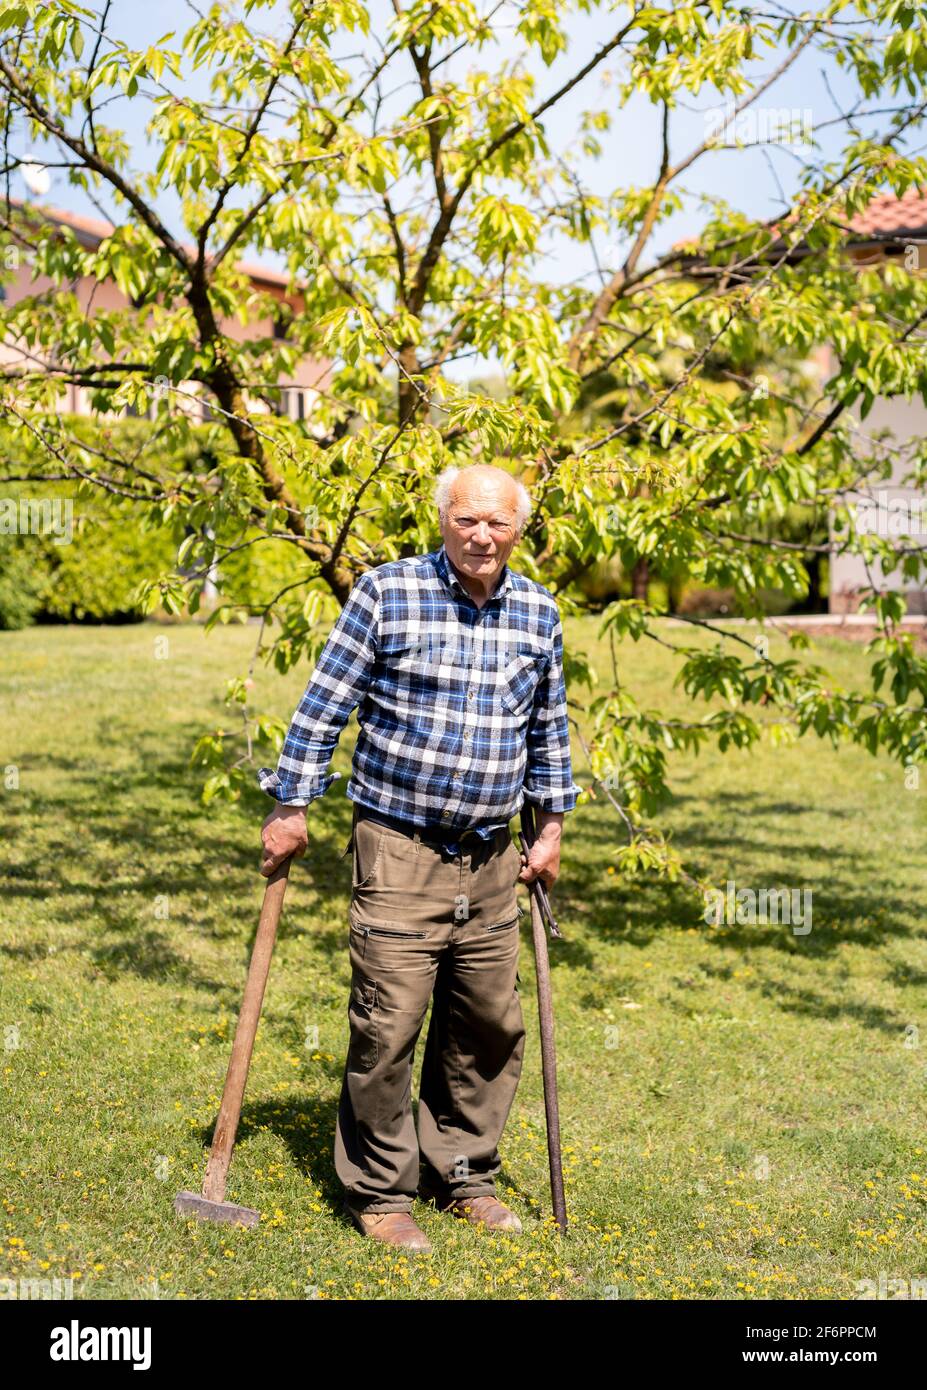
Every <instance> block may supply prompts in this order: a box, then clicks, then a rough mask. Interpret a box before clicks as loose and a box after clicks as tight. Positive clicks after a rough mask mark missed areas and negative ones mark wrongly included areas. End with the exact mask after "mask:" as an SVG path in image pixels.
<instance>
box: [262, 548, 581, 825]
mask: <svg viewBox="0 0 927 1390" xmlns="http://www.w3.org/2000/svg"><path fill="white" fill-rule="evenodd" d="M562 658H563V629H562V626H561V622H560V614H559V612H558V609H557V604H556V602H555V600H554V598H553V596H552V595H551V594H550V593H549V592H548V590H547V589H545V588H544V587H543V586H542V585H540V584H536V583H535V582H534V581H533V580H531V579H528V578H526V577H525V576H524V575H521V574H516V573H515V572H514V571H513V570H511V569H510V568H509V566H508V565H506V566H505V567H504V569H503V571H502V574H501V576H500V578H499V582H498V584H497V585H496V589H495V591H494V593H493V595H492V597H491V598H490V599H489V600H488V601H487V602H486V603H485V604H484V605H483V607H482V608H478V607H477V605H476V604H475V603H474V602H473V599H472V598H471V597H470V595H469V594H468V593H467V591H466V589H465V588H464V587H463V585H462V584H461V583H460V581H459V579H458V578H457V576H456V574H455V573H454V570H453V569H452V568H451V566H450V563H449V561H448V558H447V554H446V551H445V548H444V546H443V545H442V546H440V547H439V549H438V550H434V551H431V552H430V553H429V554H427V555H415V556H412V557H411V558H409V559H405V560H391V561H389V562H388V563H387V564H384V565H378V566H377V567H376V568H375V569H372V570H368V571H367V573H366V574H364V575H362V576H361V578H360V579H359V580H358V581H357V583H356V584H355V586H354V588H353V589H352V591H351V593H350V596H349V597H348V600H347V602H346V604H345V605H344V608H343V609H342V611H341V614H340V615H339V617H338V620H337V622H336V623H335V625H334V627H333V628H332V631H331V634H330V635H329V638H328V641H327V643H326V644H325V647H324V649H323V651H322V653H321V655H320V657H319V660H318V663H317V665H316V667H315V670H314V671H313V673H312V675H311V676H310V678H309V684H308V685H307V686H306V690H305V693H304V694H303V697H302V699H301V700H300V702H299V705H298V707H297V709H296V712H295V714H294V715H293V718H292V721H291V722H290V727H289V729H288V731H287V735H286V739H285V741H284V744H283V749H282V751H281V754H280V758H279V761H278V763H277V770H276V772H274V771H272V770H271V769H270V768H261V770H260V772H259V774H258V776H259V780H260V784H261V786H262V788H263V789H264V791H266V792H268V793H269V794H270V795H271V796H272V797H274V798H275V799H276V800H277V801H279V802H282V803H283V804H284V805H286V806H305V805H307V804H308V803H309V802H311V801H314V800H315V798H316V797H318V796H321V795H322V794H323V793H324V792H325V791H327V789H328V788H329V787H330V786H331V784H332V782H334V780H335V778H336V777H338V776H339V775H340V774H338V773H328V774H326V768H327V767H328V765H329V763H330V762H331V758H332V755H333V753H334V751H335V746H336V744H337V742H338V738H339V735H340V733H341V731H342V729H343V728H344V726H345V724H346V723H347V721H348V719H349V717H350V715H351V711H352V710H353V709H354V708H355V707H356V706H359V709H358V715H357V719H358V724H359V726H360V733H359V736H358V739H357V745H356V747H355V751H354V760H353V767H352V775H351V778H350V780H349V782H348V785H347V795H348V797H349V798H350V799H351V800H352V801H355V802H358V803H359V804H360V805H363V806H367V807H369V808H370V809H371V810H374V811H380V812H383V813H385V814H386V815H390V816H399V817H401V818H402V819H404V820H407V821H412V822H414V823H415V824H416V825H417V826H420V827H421V828H422V829H424V828H426V827H428V828H432V829H433V828H434V827H436V826H441V827H443V828H445V829H454V828H459V829H460V830H461V831H463V830H467V829H471V830H477V831H479V832H480V833H481V834H483V835H485V836H486V837H487V838H488V837H489V836H490V835H491V834H492V833H493V831H494V830H496V829H498V828H499V827H500V826H505V825H508V823H509V821H510V820H511V818H512V817H513V816H514V815H515V814H516V812H517V811H518V810H519V808H520V807H521V805H522V802H523V801H524V800H527V801H530V802H532V803H533V804H534V805H535V806H536V807H538V808H539V809H541V810H545V811H571V810H572V809H573V808H574V806H575V805H576V796H577V793H578V792H579V791H580V790H581V789H580V788H579V787H578V786H577V785H576V784H575V783H574V782H573V776H572V768H571V763H570V739H569V726H568V724H567V707H566V689H565V686H564V681H563V670H562Z"/></svg>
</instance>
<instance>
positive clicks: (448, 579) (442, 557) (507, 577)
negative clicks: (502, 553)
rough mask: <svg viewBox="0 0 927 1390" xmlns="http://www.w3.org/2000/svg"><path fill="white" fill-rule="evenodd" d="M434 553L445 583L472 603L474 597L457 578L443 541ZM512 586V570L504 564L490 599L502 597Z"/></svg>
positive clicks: (437, 566)
mask: <svg viewBox="0 0 927 1390" xmlns="http://www.w3.org/2000/svg"><path fill="white" fill-rule="evenodd" d="M433 554H434V565H435V569H436V570H437V571H438V573H439V574H440V576H441V578H442V579H443V580H444V582H445V584H446V585H447V586H448V588H449V589H450V590H451V592H452V593H457V594H460V595H462V597H463V598H468V599H470V602H471V603H472V602H473V599H472V598H471V597H470V595H469V594H468V593H467V591H466V589H465V588H464V586H463V585H462V584H461V582H460V580H459V579H458V578H457V575H456V574H455V573H454V569H453V566H452V565H451V562H450V560H449V559H448V558H447V550H446V549H445V546H444V543H443V542H442V543H441V545H440V546H439V547H438V549H437V550H436V551H434V552H433ZM511 587H512V571H511V570H510V569H509V567H508V565H503V566H502V573H501V575H500V576H499V580H498V583H497V584H496V587H495V589H494V590H493V591H492V593H491V594H490V596H489V600H490V601H491V600H492V599H495V598H502V596H503V594H507V593H508V592H509V590H510V589H511Z"/></svg>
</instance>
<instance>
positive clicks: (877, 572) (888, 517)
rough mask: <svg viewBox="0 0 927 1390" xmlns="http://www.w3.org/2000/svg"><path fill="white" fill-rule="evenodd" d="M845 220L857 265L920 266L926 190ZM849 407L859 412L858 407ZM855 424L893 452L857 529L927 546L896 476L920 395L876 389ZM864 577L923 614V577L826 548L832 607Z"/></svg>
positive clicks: (916, 433) (925, 514)
mask: <svg viewBox="0 0 927 1390" xmlns="http://www.w3.org/2000/svg"><path fill="white" fill-rule="evenodd" d="M849 226H850V229H851V233H850V237H849V240H848V244H847V252H848V254H849V255H850V256H851V258H852V259H853V260H854V261H855V262H856V263H857V264H858V265H860V266H870V265H877V264H879V263H880V262H889V261H893V260H897V261H900V262H901V263H902V264H904V265H905V266H906V267H907V269H908V270H911V271H918V270H922V269H927V189H918V188H910V189H908V191H907V192H906V193H905V194H903V195H902V197H900V198H899V197H896V196H895V195H894V194H892V193H886V194H880V195H879V196H878V197H876V198H873V199H872V200H871V202H870V203H869V204H868V205H867V207H866V208H864V209H863V210H862V211H861V212H858V213H856V214H855V215H854V216H853V217H852V218H851V219H850V222H849ZM819 361H820V365H821V368H822V370H823V372H824V377H825V379H826V378H827V377H828V376H830V375H832V374H833V372H835V371H836V370H837V367H838V363H837V357H836V354H835V352H834V350H833V348H831V347H827V348H825V349H824V351H823V353H822V354H821V357H820V358H819ZM851 410H852V413H853V414H854V415H855V416H856V418H857V419H859V416H858V408H857V407H851ZM859 427H860V429H861V430H862V431H863V432H864V433H865V434H866V435H867V436H873V435H877V434H878V432H879V431H880V430H882V429H885V428H887V429H889V430H890V431H891V435H892V436H893V437H892V438H891V439H890V440H889V442H890V443H891V446H892V449H893V450H895V451H896V455H895V457H894V459H893V464H892V474H891V477H890V478H886V479H884V480H879V481H876V482H874V483H873V485H872V486H871V487H870V488H867V489H866V491H865V492H863V493H861V494H860V495H859V497H858V498H857V502H858V505H857V525H858V527H859V529H860V531H862V530H866V529H868V530H871V531H875V532H876V533H877V534H878V535H879V536H888V537H893V536H895V535H897V536H898V538H899V543H900V544H903V545H912V544H913V545H927V534H924V532H925V531H927V497H925V496H924V495H923V494H922V493H921V492H920V491H919V490H918V489H916V488H913V487H911V486H910V485H909V484H907V483H905V482H903V481H902V479H903V476H904V474H905V473H906V472H908V471H909V470H910V467H911V464H910V461H908V460H907V459H906V455H908V454H910V453H911V452H912V451H911V448H910V446H911V445H912V444H916V443H917V441H919V440H922V439H923V438H924V437H925V436H927V406H925V405H924V402H923V400H922V399H921V398H920V397H916V398H912V397H909V396H877V397H876V399H875V401H874V403H873V405H872V408H871V410H870V411H869V413H868V415H867V416H866V418H865V420H862V421H860V422H859ZM922 509H923V510H922ZM906 533H907V535H906ZM870 582H873V583H875V584H876V586H877V587H883V588H886V589H890V590H897V589H900V590H902V591H904V593H905V598H906V602H907V606H908V611H909V612H910V613H918V614H923V613H927V586H925V583H924V580H923V579H921V580H917V581H912V580H910V579H906V578H905V577H904V576H903V575H901V574H900V572H899V571H898V570H895V571H893V572H892V573H891V574H884V573H883V571H882V567H881V565H880V564H879V563H878V561H875V562H874V563H873V564H871V565H870V566H869V572H868V575H867V567H866V562H865V560H864V558H863V557H862V556H861V555H848V554H839V553H838V551H837V548H836V547H835V548H834V549H833V550H832V552H831V557H830V598H829V608H830V611H831V612H832V613H852V612H854V611H855V610H856V609H857V608H858V606H859V598H860V591H861V590H862V589H863V588H865V587H868V586H869V584H870Z"/></svg>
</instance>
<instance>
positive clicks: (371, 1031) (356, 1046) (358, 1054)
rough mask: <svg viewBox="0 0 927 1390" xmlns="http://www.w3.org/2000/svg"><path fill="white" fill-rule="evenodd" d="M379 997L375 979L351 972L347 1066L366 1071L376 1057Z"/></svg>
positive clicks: (374, 1061) (378, 1049) (373, 1065)
mask: <svg viewBox="0 0 927 1390" xmlns="http://www.w3.org/2000/svg"><path fill="white" fill-rule="evenodd" d="M379 1014H380V1001H379V998H378V995H377V985H376V981H375V980H368V979H366V978H365V977H364V976H363V975H355V977H354V981H353V984H352V985H351V1002H350V1004H349V1005H348V1021H349V1023H350V1025H351V1041H350V1043H349V1045H348V1070H349V1071H369V1070H370V1068H371V1067H375V1066H376V1064H377V1058H378V1057H379V1051H380V1048H379Z"/></svg>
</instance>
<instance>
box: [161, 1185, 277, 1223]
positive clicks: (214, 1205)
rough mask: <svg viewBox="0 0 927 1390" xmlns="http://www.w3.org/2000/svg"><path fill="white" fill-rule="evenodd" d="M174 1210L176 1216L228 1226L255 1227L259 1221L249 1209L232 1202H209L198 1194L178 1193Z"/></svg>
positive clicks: (255, 1214)
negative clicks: (191, 1217)
mask: <svg viewBox="0 0 927 1390" xmlns="http://www.w3.org/2000/svg"><path fill="white" fill-rule="evenodd" d="M174 1210H175V1211H176V1213H177V1215H178V1216H197V1217H199V1219H200V1220H201V1221H224V1222H226V1223H227V1224H228V1225H230V1226H234V1225H238V1226H249V1227H250V1226H256V1225H257V1224H258V1222H259V1221H260V1219H261V1213H260V1212H259V1211H253V1210H252V1209H251V1207H239V1206H236V1204H235V1203H234V1202H210V1201H209V1200H208V1198H206V1197H204V1196H202V1194H201V1193H199V1192H178V1193H177V1196H176V1197H175V1198H174Z"/></svg>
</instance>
